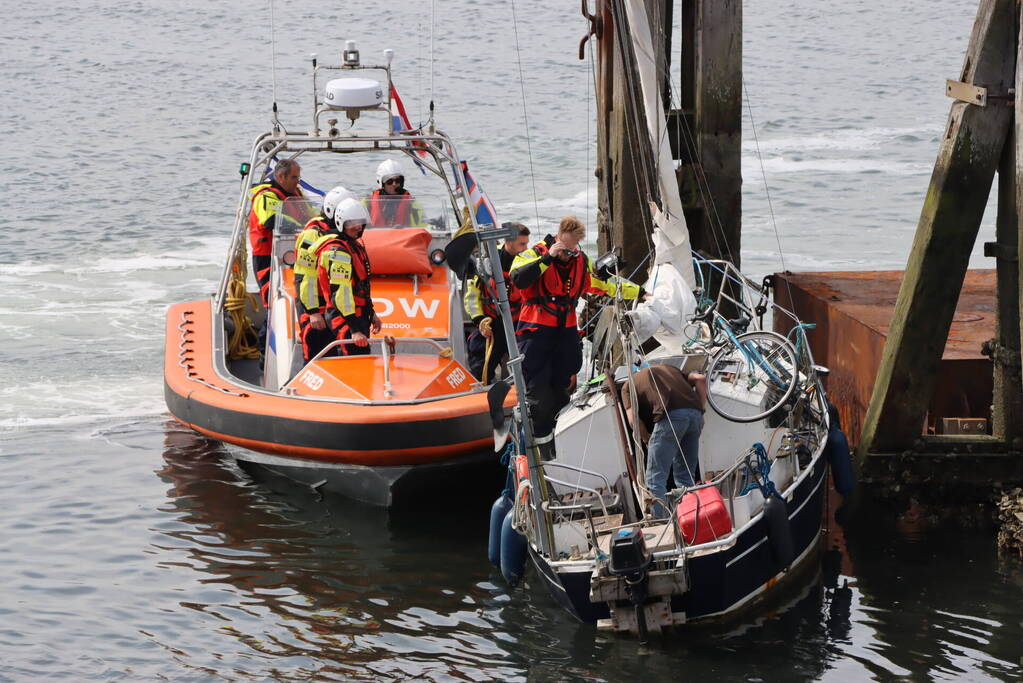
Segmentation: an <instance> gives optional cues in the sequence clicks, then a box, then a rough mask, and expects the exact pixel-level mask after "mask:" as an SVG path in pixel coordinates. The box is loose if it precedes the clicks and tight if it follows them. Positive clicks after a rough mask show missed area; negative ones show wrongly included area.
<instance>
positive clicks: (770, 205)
mask: <svg viewBox="0 0 1023 683" xmlns="http://www.w3.org/2000/svg"><path fill="white" fill-rule="evenodd" d="M742 94H743V96H744V99H745V100H746V111H748V112H749V126H750V131H751V132H752V133H753V143H754V144H755V145H756V148H757V161H758V162H760V175H761V177H763V179H764V192H765V193H766V194H767V210H768V212H769V213H770V215H771V227H772V228H773V229H774V240H775V242H776V243H777V244H778V257H779V258H780V259H781V269H782V270H786V268H785V255H784V254H783V253H782V251H781V237H780V236H779V235H778V223H777V221H775V219H774V203H773V202H772V201H771V187H770V186H769V185H768V184H767V170H766V169H765V168H764V157H763V155H762V154H761V153H760V138H759V137H757V123H756V121H754V120H753V105H752V104H751V103H750V97H749V90H748V89H747V88H746V77H745V76H743V78H742Z"/></svg>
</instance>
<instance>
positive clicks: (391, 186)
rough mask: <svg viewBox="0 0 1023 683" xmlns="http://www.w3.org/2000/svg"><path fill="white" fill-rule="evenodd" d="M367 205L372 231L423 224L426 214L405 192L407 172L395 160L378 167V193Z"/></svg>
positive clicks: (370, 198)
mask: <svg viewBox="0 0 1023 683" xmlns="http://www.w3.org/2000/svg"><path fill="white" fill-rule="evenodd" d="M366 205H367V208H369V225H370V227H373V228H396V227H397V228H402V227H408V226H412V225H422V224H423V221H422V218H423V212H422V210H421V209H420V208H419V205H418V204H417V203H416V201H415V199H413V198H412V195H411V194H409V193H408V191H407V190H406V189H405V171H404V170H402V168H401V164H399V163H398V162H397V161H395V160H393V159H387V160H386V161H383V162H381V164H380V165H379V166H377V189H376V190H374V191H373V193H372V194H370V196H369V199H368V200H367V202H366Z"/></svg>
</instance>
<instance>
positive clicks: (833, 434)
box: [824, 403, 856, 496]
mask: <svg viewBox="0 0 1023 683" xmlns="http://www.w3.org/2000/svg"><path fill="white" fill-rule="evenodd" d="M828 415H829V417H830V423H831V424H830V427H829V429H828V441H827V443H826V444H825V445H824V455H825V457H826V458H827V460H828V465H830V466H831V480H832V482H833V483H834V485H835V490H836V491H838V493H840V494H841V495H843V496H848V495H849V494H850V493H852V491H853V488H854V487H855V486H856V475H855V473H854V472H853V465H852V456H851V455H850V453H849V439H847V438H846V436H845V433H844V432H843V431H842V424H841V422H840V421H839V417H838V409H836V408H835V406H834V404H832V403H828Z"/></svg>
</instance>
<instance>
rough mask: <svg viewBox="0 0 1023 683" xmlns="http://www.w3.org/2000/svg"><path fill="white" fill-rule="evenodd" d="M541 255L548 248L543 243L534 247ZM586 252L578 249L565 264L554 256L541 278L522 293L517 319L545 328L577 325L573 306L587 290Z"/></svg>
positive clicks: (521, 291)
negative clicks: (520, 307)
mask: <svg viewBox="0 0 1023 683" xmlns="http://www.w3.org/2000/svg"><path fill="white" fill-rule="evenodd" d="M533 251H534V252H535V253H536V254H537V255H538V256H540V257H541V258H542V257H543V255H544V254H546V253H547V251H548V247H547V244H546V243H544V242H540V243H539V244H537V245H535V246H534V247H533ZM588 265H589V264H588V262H587V260H586V255H585V254H583V253H582V252H579V253H578V254H576V255H575V256H573V257H572V258H571V259H570V260H569V261H568V262H567V263H563V262H561V261H559V260H558V259H554V260H553V261H552V262H551V263H550V265H548V266H547V269H546V270H544V271H543V273H541V274H540V278H539V279H538V280H537V281H536V282H535V283H533V284H532V285H530V286H529V287H526V288H525V289H522V290H519V291H520V293H521V305H522V311H521V313H520V314H519V321H520V322H523V323H532V324H535V325H545V326H547V327H572V328H574V327H575V326H576V315H575V307H576V304H578V303H579V297H580V296H582V294H583V292H584V291H586V289H587V288H588V284H589V279H590V273H589V267H588Z"/></svg>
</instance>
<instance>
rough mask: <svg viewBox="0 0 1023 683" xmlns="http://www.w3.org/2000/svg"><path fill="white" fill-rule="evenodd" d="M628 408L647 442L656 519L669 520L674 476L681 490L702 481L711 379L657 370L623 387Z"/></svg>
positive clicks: (653, 367) (669, 367) (639, 374)
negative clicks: (669, 494) (667, 501)
mask: <svg viewBox="0 0 1023 683" xmlns="http://www.w3.org/2000/svg"><path fill="white" fill-rule="evenodd" d="M621 395H622V404H623V405H624V407H625V412H626V414H627V415H628V417H629V424H631V425H632V427H633V429H638V430H639V433H640V438H641V439H642V440H643V441H644V442H646V443H647V455H646V487H647V489H648V490H649V491H650V494H651V495H652V496H653V497H654V499H655V502H654V504H653V505H652V507H651V512H652V513H653V515H654V516H655V517H667V516H668V511H667V509H666V508H665V507H664V504H663V502H664V496H665V494H666V493H667V488H668V473H669V471H670V472H671V473H672V478H673V479H674V480H675V487H676V488H678V487H688V486H692V485H693V484H694V483H695V482H696V481H697V480H699V478H700V432H701V431H702V430H703V411H704V405H706V400H707V378H706V377H705V376H704V375H702V374H700V373H698V372H690V373H689V374H688V375H687V374H685V373H683V372H682V371H681V370H679V369H678V368H676V367H675V366H673V365H651V366H647V367H645V368H643V369H641V370H639V371H638V372H636V373H635V374H634V375H633V376H632V379H631V380H630V381H627V382H625V384H624V385H623V386H622V391H621Z"/></svg>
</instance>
